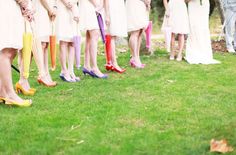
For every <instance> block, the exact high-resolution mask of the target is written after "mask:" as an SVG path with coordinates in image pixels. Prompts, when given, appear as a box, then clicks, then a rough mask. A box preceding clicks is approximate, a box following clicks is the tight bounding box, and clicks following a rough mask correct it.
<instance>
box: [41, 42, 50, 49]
mask: <svg viewBox="0 0 236 155" xmlns="http://www.w3.org/2000/svg"><path fill="white" fill-rule="evenodd" d="M41 44H42V48H43V50H45V49H47V48H48V43H46V42H42V43H41Z"/></svg>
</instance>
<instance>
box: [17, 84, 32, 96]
mask: <svg viewBox="0 0 236 155" xmlns="http://www.w3.org/2000/svg"><path fill="white" fill-rule="evenodd" d="M15 88H16V93H17V94H20V93H22V94H23V95H26V96H33V95H34V94H35V92H36V89H33V88H32V89H30V90H25V89H24V88H23V87H22V86H21V85H20V84H19V82H17V83H16V86H15Z"/></svg>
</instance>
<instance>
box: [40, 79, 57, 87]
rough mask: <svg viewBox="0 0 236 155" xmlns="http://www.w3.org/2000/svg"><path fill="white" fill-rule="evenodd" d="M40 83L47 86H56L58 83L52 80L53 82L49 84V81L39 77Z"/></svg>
mask: <svg viewBox="0 0 236 155" xmlns="http://www.w3.org/2000/svg"><path fill="white" fill-rule="evenodd" d="M38 83H39V84H42V85H44V86H46V87H55V86H56V85H57V83H56V82H52V83H50V84H47V83H45V82H44V81H43V80H42V79H41V78H38Z"/></svg>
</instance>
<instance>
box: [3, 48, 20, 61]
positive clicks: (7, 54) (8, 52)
mask: <svg viewBox="0 0 236 155" xmlns="http://www.w3.org/2000/svg"><path fill="white" fill-rule="evenodd" d="M16 54H17V50H16V49H13V48H5V49H3V50H2V52H1V54H0V55H1V57H4V58H6V59H10V60H13V59H14V58H15V56H16Z"/></svg>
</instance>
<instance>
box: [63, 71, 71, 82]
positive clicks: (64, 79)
mask: <svg viewBox="0 0 236 155" xmlns="http://www.w3.org/2000/svg"><path fill="white" fill-rule="evenodd" d="M60 78H61V79H62V81H65V82H74V81H71V80H67V79H66V78H65V76H64V74H63V73H61V74H60Z"/></svg>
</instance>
